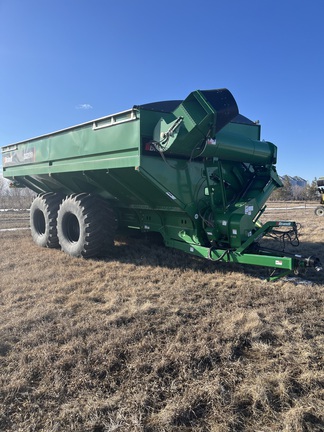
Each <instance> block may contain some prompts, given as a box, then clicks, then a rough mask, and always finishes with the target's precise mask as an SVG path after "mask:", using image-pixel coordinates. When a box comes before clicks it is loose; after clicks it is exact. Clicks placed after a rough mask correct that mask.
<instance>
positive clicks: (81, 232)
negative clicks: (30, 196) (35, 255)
mask: <svg viewBox="0 0 324 432" xmlns="http://www.w3.org/2000/svg"><path fill="white" fill-rule="evenodd" d="M106 214H107V209H106V207H105V204H104V203H103V201H102V200H101V199H100V198H98V197H96V196H93V195H90V194H86V193H81V194H73V195H71V196H69V197H67V198H66V199H65V200H64V201H63V202H62V204H61V206H60V208H59V211H58V215H57V232H58V238H59V243H60V245H61V248H62V250H63V251H64V252H66V253H67V254H69V255H71V256H74V257H84V258H90V257H95V256H100V255H102V254H103V253H104V251H105V250H106V249H107V247H108V245H110V246H112V245H113V233H111V235H110V236H108V223H107V220H106Z"/></svg>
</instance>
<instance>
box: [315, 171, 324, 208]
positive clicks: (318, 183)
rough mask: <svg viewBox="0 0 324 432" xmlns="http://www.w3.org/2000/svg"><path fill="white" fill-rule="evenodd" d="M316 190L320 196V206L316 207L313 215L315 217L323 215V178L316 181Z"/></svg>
mask: <svg viewBox="0 0 324 432" xmlns="http://www.w3.org/2000/svg"><path fill="white" fill-rule="evenodd" d="M317 190H318V192H319V193H320V194H321V199H320V204H321V205H320V206H318V207H316V209H315V214H316V216H323V215H324V177H320V178H319V179H318V180H317Z"/></svg>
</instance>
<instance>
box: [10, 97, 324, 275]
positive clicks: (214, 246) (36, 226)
mask: <svg viewBox="0 0 324 432" xmlns="http://www.w3.org/2000/svg"><path fill="white" fill-rule="evenodd" d="M2 155H3V172H4V176H5V177H7V178H9V179H11V180H12V182H13V183H14V184H15V185H16V186H26V187H28V188H31V189H32V190H34V191H36V192H37V193H38V194H39V195H38V196H37V198H36V199H35V200H34V202H33V204H32V206H31V209H30V225H31V233H32V237H33V239H34V241H35V242H36V243H37V244H39V245H40V246H45V247H61V249H62V250H63V251H65V252H67V253H68V254H70V255H72V256H82V257H85V258H86V257H93V256H98V255H100V254H102V253H103V252H105V251H106V250H108V249H109V248H111V247H112V246H113V241H114V237H115V231H116V229H117V228H118V230H120V231H124V232H125V231H126V232H128V231H129V230H137V231H138V232H143V233H147V232H155V233H159V234H160V235H161V236H162V237H163V239H164V242H165V244H166V245H167V246H169V247H173V248H176V249H180V250H182V251H184V252H186V253H188V254H191V255H196V256H199V257H204V258H207V259H209V260H212V261H219V262H220V261H223V262H235V263H241V264H252V265H257V266H265V267H268V268H271V269H273V270H274V271H277V272H278V271H279V273H280V274H279V276H281V275H283V274H288V273H289V272H292V271H297V270H298V269H300V268H306V267H314V268H315V269H317V270H320V269H321V264H320V262H319V260H318V259H317V258H314V257H301V256H299V255H291V254H288V253H285V252H282V251H273V250H268V249H265V248H263V247H261V246H260V239H261V238H262V237H264V236H267V235H271V236H274V235H277V236H280V237H281V238H284V239H286V240H287V239H291V240H297V227H296V223H295V222H292V221H268V222H266V223H265V224H261V222H260V216H261V215H262V214H263V212H264V210H265V203H266V201H267V199H268V197H269V196H270V194H271V193H272V191H273V190H274V189H276V188H277V187H280V186H281V181H280V179H279V177H278V175H277V172H276V169H275V163H276V157H277V148H276V146H275V145H274V144H272V143H270V142H268V141H261V140H260V125H258V124H256V123H254V122H252V121H250V120H249V119H247V118H246V117H244V116H242V115H240V114H239V112H238V108H237V105H236V102H235V100H234V98H233V96H232V94H231V93H230V92H229V91H228V90H226V89H220V90H204V91H200V90H198V91H194V92H192V93H191V94H190V95H189V96H188V97H187V98H186V99H185V100H183V101H179V100H174V101H165V102H155V103H150V104H145V105H136V106H134V107H133V108H131V109H129V110H126V111H123V112H120V113H117V114H113V115H109V116H106V117H103V118H99V119H97V120H93V121H90V122H87V123H83V124H81V125H77V126H74V127H70V128H67V129H63V130H60V131H57V132H54V133H50V134H46V135H43V136H40V137H37V138H33V139H29V140H26V141H22V142H19V143H17V144H13V145H8V146H6V147H4V148H3V149H2Z"/></svg>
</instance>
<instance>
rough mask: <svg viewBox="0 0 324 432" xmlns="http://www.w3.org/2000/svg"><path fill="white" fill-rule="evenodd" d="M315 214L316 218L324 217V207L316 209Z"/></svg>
mask: <svg viewBox="0 0 324 432" xmlns="http://www.w3.org/2000/svg"><path fill="white" fill-rule="evenodd" d="M315 214H316V216H324V207H322V206H321V207H316V209H315Z"/></svg>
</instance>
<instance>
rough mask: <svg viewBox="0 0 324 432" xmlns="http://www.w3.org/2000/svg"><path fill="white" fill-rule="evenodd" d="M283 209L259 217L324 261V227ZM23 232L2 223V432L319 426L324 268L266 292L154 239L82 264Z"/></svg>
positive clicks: (252, 271)
mask: <svg viewBox="0 0 324 432" xmlns="http://www.w3.org/2000/svg"><path fill="white" fill-rule="evenodd" d="M280 206H281V207H282V209H281V210H277V208H278V205H277V203H270V204H269V205H268V207H269V209H268V210H267V211H266V214H265V215H264V216H263V219H268V220H276V219H282V220H285V219H289V220H296V221H297V222H299V223H300V224H301V228H300V237H299V238H300V246H299V247H298V248H296V250H295V252H296V253H297V252H298V253H301V254H305V255H311V254H314V255H317V256H319V257H320V259H321V260H322V263H324V218H319V217H316V216H315V215H314V212H313V209H309V208H302V209H300V208H298V209H290V210H289V209H288V207H290V206H296V203H293V204H287V205H284V204H281V205H280ZM271 207H272V208H275V210H271ZM15 219H16V220H15ZM27 226H28V220H27V219H26V214H25V215H24V214H14V213H11V214H10V215H9V214H8V213H6V214H5V213H4V212H2V213H1V214H0V241H1V243H0V244H1V250H0V271H1V273H0V290H1V291H0V430H1V431H2V432H9V431H10V432H32V431H46V432H70V431H71V432H72V431H75V432H108V431H109V432H110V431H118V432H126V431H127V432H128V431H131V432H133V431H134V432H140V431H141V432H155V431H156V432H162V431H183V432H184V431H196V432H198V431H200V432H209V431H210V432H232V431H233V432H243V431H244V432H251V431H252V432H270V431H271V432H273V431H278V432H279V431H286V432H290V431H292V432H308V431H323V430H324V368H323V360H324V358H323V351H324V319H323V318H324V315H323V300H324V290H323V287H324V272H321V273H317V272H316V271H315V270H313V269H310V270H308V271H307V273H306V274H305V275H302V276H301V277H291V278H285V279H279V280H278V281H276V282H266V281H265V278H266V277H267V274H268V271H267V270H265V269H263V268H258V267H252V266H241V265H231V264H224V263H212V262H209V261H205V260H200V259H196V258H193V257H189V256H187V255H185V254H183V253H181V252H177V251H173V250H170V249H167V248H165V247H163V246H161V245H160V244H156V243H154V242H152V241H150V240H149V239H144V240H143V241H141V240H138V239H124V238H119V239H118V240H117V241H116V247H115V251H114V253H113V254H112V255H111V256H110V257H108V258H105V259H104V260H94V259H91V260H84V259H77V258H72V257H70V256H67V255H66V254H64V253H63V252H61V251H59V250H52V249H42V248H39V247H37V246H36V245H35V244H34V243H33V242H32V239H31V236H30V233H29V231H28V230H17V231H4V229H7V228H10V227H20V228H24V227H27Z"/></svg>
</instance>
